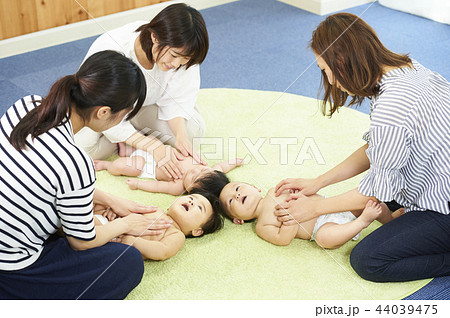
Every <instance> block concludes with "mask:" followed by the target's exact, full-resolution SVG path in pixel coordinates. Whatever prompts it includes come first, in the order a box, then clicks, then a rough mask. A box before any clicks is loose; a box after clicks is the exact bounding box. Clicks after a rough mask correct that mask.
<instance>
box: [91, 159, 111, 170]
mask: <svg viewBox="0 0 450 318" xmlns="http://www.w3.org/2000/svg"><path fill="white" fill-rule="evenodd" d="M109 164H110V161H105V160H94V167H95V171H102V170H106V169H108V165H109Z"/></svg>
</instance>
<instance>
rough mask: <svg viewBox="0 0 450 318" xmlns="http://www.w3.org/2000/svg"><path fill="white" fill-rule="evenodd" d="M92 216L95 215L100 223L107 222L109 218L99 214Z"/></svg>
mask: <svg viewBox="0 0 450 318" xmlns="http://www.w3.org/2000/svg"><path fill="white" fill-rule="evenodd" d="M94 217H96V218H97V220H99V221H100V222H101V223H102V224H106V223H109V220H108V219H107V218H105V217H104V216H103V215H101V214H94Z"/></svg>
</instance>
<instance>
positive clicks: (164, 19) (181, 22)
mask: <svg viewBox="0 0 450 318" xmlns="http://www.w3.org/2000/svg"><path fill="white" fill-rule="evenodd" d="M136 32H141V34H140V35H139V41H140V42H141V46H142V49H143V50H144V52H145V55H146V57H147V59H148V60H149V61H151V62H152V61H153V54H152V47H153V41H152V38H151V34H152V33H153V34H154V36H155V37H156V38H157V39H158V42H159V44H158V50H159V51H158V54H159V53H160V52H161V50H162V49H163V48H165V47H171V48H183V49H184V51H183V56H184V57H189V58H190V60H189V62H187V63H186V69H188V68H189V67H191V66H192V65H196V64H201V63H202V62H203V61H204V60H205V58H206V54H208V49H209V38H208V31H207V30H206V24H205V20H203V17H202V15H201V14H200V12H198V11H197V10H196V9H194V8H192V7H190V6H188V5H186V4H185V3H176V4H172V5H170V6H168V7H166V8H164V9H163V10H162V11H161V12H159V13H158V14H157V15H156V16H155V17H154V18H153V19H152V20H151V21H150V23H147V24H144V25H141V26H140V27H139V28H138V29H137V30H136Z"/></svg>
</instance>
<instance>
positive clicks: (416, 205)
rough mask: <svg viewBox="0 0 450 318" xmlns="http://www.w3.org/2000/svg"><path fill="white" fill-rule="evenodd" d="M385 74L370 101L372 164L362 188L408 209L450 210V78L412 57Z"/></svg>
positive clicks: (364, 178) (362, 191) (360, 189)
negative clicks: (378, 89) (429, 68)
mask: <svg viewBox="0 0 450 318" xmlns="http://www.w3.org/2000/svg"><path fill="white" fill-rule="evenodd" d="M412 62H413V66H414V68H409V67H404V68H398V69H395V70H392V71H390V72H387V73H386V74H384V75H383V76H382V78H381V80H380V82H379V85H380V93H379V95H377V96H376V98H374V99H373V100H372V102H371V105H370V106H371V113H370V117H371V124H370V130H369V133H368V136H367V135H366V137H368V138H367V139H366V141H368V143H369V147H368V149H367V150H366V153H367V156H368V157H369V160H370V169H369V171H368V173H367V174H366V175H365V176H364V177H363V179H362V181H361V182H360V184H359V192H360V193H361V194H363V195H366V196H374V197H376V198H377V199H379V200H381V201H384V202H387V201H392V200H395V201H397V202H398V203H399V204H401V205H403V206H404V207H405V211H406V212H408V211H411V210H418V211H424V210H427V209H429V210H433V211H436V212H440V213H443V214H449V212H450V211H449V201H450V135H449V134H450V83H449V82H448V81H447V80H446V79H445V78H443V77H442V76H441V75H439V74H438V73H436V72H432V71H430V70H428V69H427V68H425V67H423V66H422V65H420V64H419V63H418V62H417V61H414V60H413V61H412Z"/></svg>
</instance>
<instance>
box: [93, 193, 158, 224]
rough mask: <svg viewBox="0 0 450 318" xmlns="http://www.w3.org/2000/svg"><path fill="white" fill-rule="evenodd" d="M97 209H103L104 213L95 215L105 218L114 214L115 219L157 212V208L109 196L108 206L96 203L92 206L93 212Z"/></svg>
mask: <svg viewBox="0 0 450 318" xmlns="http://www.w3.org/2000/svg"><path fill="white" fill-rule="evenodd" d="M98 209H103V210H104V211H103V212H100V213H96V214H102V215H103V216H106V217H108V216H112V213H114V214H116V217H117V216H119V217H124V216H127V215H129V214H132V213H138V214H146V213H154V212H156V211H158V207H157V206H151V205H145V204H141V203H137V202H135V201H131V200H128V199H124V198H120V197H117V196H112V195H111V196H110V199H109V204H108V205H106V204H99V203H96V204H95V205H94V212H95V211H97V210H98ZM105 214H106V215H105ZM116 217H115V218H116ZM108 219H109V217H108ZM109 220H110V219H109ZM110 221H111V220H110Z"/></svg>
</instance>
